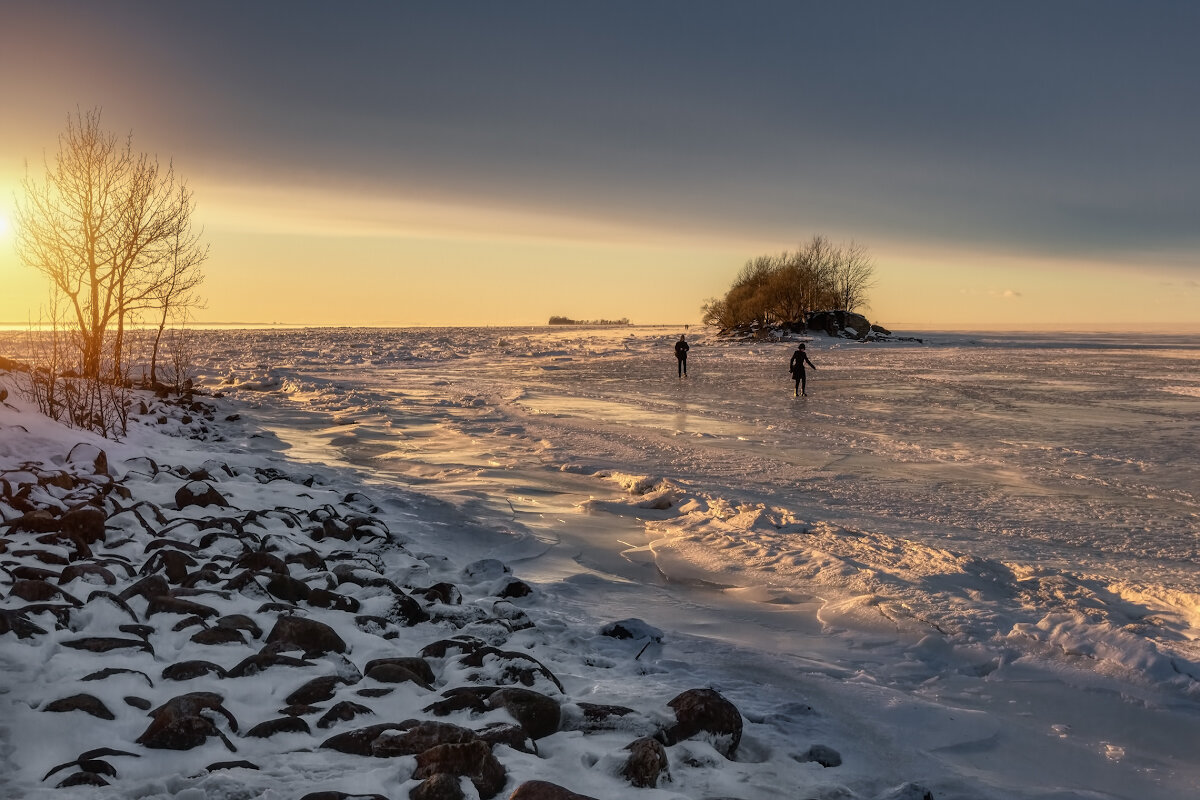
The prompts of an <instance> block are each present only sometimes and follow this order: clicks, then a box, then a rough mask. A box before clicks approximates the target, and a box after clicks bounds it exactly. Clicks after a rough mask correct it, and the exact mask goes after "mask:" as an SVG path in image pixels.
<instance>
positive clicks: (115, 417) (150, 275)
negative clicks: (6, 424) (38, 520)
mask: <svg viewBox="0 0 1200 800" xmlns="http://www.w3.org/2000/svg"><path fill="white" fill-rule="evenodd" d="M22 189H23V192H22V196H21V197H20V198H19V200H18V203H17V208H16V219H17V252H18V254H19V255H20V257H21V260H22V261H23V262H24V263H25V264H26V265H27V266H30V267H33V268H34V269H36V270H38V271H39V272H41V273H42V274H44V275H45V276H46V278H47V279H48V280H49V283H50V297H49V307H48V308H47V309H46V310H45V311H44V312H43V313H44V314H45V315H46V316H48V324H45V325H44V327H46V328H47V329H48V335H43V336H41V337H39V338H38V340H37V343H36V347H37V352H36V353H35V358H34V364H33V368H32V369H31V370H29V372H28V375H29V393H30V395H31V396H32V397H33V399H34V400H36V402H37V404H38V407H39V409H40V410H41V411H42V412H43V413H45V414H47V415H48V416H50V417H51V418H53V419H56V420H60V421H63V422H67V423H69V424H71V425H73V426H75V427H78V428H83V429H88V430H93V431H95V432H97V433H100V434H102V435H105V436H109V435H113V434H117V435H120V434H123V433H124V432H125V429H126V417H127V414H128V405H129V397H128V393H127V389H128V387H129V386H131V385H132V375H131V372H132V369H133V366H132V365H133V364H134V363H135V361H137V362H142V363H145V362H148V364H149V374H148V375H145V376H143V377H144V378H145V380H146V382H147V383H148V384H149V385H151V386H154V387H156V388H158V387H159V378H160V377H165V378H166V379H167V380H168V381H170V382H171V383H173V384H175V385H176V388H178V387H179V386H180V385H182V384H183V383H184V382H185V381H186V378H187V375H186V374H185V373H186V371H187V363H186V362H188V360H189V350H190V347H191V344H190V341H189V340H188V337H187V335H186V331H185V330H184V324H185V323H186V321H187V318H188V313H189V311H190V310H191V309H193V308H196V307H198V306H199V305H200V299H199V297H198V295H197V294H196V290H197V288H198V287H199V285H200V283H201V282H202V281H203V277H204V276H203V273H202V272H201V271H200V267H201V265H202V264H203V263H204V262H205V261H206V260H207V259H208V246H207V245H205V244H203V243H202V242H201V234H200V233H199V232H197V231H195V230H194V229H193V227H192V214H193V211H194V210H195V201H194V199H193V196H192V191H191V189H189V188H188V186H187V184H186V183H185V182H184V181H183V180H182V179H180V178H179V177H178V176H177V175H176V174H175V168H174V165H173V164H171V163H168V164H167V166H166V167H165V168H164V167H163V166H162V165H160V164H159V162H158V159H157V158H156V157H154V156H151V155H148V154H146V153H138V152H135V151H134V149H133V137H132V135H129V136H127V137H125V139H124V140H123V141H121V140H119V139H118V137H117V135H116V134H115V133H111V132H109V131H106V130H104V129H103V128H102V127H101V124H100V110H99V109H93V110H91V111H87V112H83V111H77V112H76V113H75V114H74V115H70V116H68V118H67V128H66V131H65V132H64V133H63V134H62V135H61V136H60V137H59V148H58V153H57V154H56V155H55V156H54V158H53V160H52V161H51V160H47V161H46V163H45V172H44V177H43V178H42V179H41V180H40V181H39V180H38V179H37V178H36V177H34V176H33V175H31V174H30V173H29V171H28V168H27V171H26V175H25V178H24V181H23V184H22ZM45 322H47V320H46V318H45V317H43V323H45ZM168 325H171V326H172V327H171V328H168ZM31 336H32V334H31ZM164 351H165V354H166V358H165V359H164V358H162V356H163V353H164Z"/></svg>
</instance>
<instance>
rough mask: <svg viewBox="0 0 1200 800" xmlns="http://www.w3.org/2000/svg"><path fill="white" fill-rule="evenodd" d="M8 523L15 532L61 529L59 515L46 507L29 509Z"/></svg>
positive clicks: (47, 531)
mask: <svg viewBox="0 0 1200 800" xmlns="http://www.w3.org/2000/svg"><path fill="white" fill-rule="evenodd" d="M8 524H9V526H10V530H12V532H13V533H17V532H22V531H25V532H28V533H55V532H57V531H58V530H60V529H61V527H60V523H59V521H58V517H56V516H55V515H54V514H51V513H50V512H49V511H47V510H46V509H44V508H39V509H35V510H34V511H27V512H25V513H24V514H23V515H21V516H19V517H17V518H16V519H14V520H12V521H11V522H10V523H8Z"/></svg>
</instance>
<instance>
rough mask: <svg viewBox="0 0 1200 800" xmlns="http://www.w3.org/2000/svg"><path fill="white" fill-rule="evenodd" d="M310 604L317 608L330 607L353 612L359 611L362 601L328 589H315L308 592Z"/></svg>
mask: <svg viewBox="0 0 1200 800" xmlns="http://www.w3.org/2000/svg"><path fill="white" fill-rule="evenodd" d="M308 604H309V605H310V606H316V607H317V608H329V609H332V610H334V611H346V612H349V613H351V614H353V613H354V612H356V611H358V609H359V608H360V605H361V604H360V603H359V602H358V600H356V599H354V598H353V597H349V596H347V595H344V594H339V593H338V592H331V591H329V590H328V589H313V590H312V591H311V592H309V594H308Z"/></svg>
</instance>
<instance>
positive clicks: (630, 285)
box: [0, 176, 1200, 329]
mask: <svg viewBox="0 0 1200 800" xmlns="http://www.w3.org/2000/svg"><path fill="white" fill-rule="evenodd" d="M191 185H192V187H193V189H194V190H195V192H196V198H197V204H198V205H197V211H196V218H195V222H196V224H197V225H198V226H203V227H204V229H205V234H204V236H205V239H206V240H207V241H208V242H209V243H210V245H211V257H210V259H209V261H208V263H207V264H205V266H204V272H205V274H206V280H205V283H204V285H203V286H202V287H201V293H202V294H203V296H204V297H205V299H206V306H205V308H203V309H201V310H200V311H199V312H198V313H197V314H196V315H195V321H196V322H197V323H200V324H204V323H208V324H218V323H247V324H262V323H282V324H289V325H350V326H355V325H368V326H405V325H421V326H423V325H539V324H544V323H545V322H546V320H547V319H548V318H549V317H550V316H551V315H552V314H564V315H567V316H573V317H576V318H584V319H589V318H620V317H628V318H629V319H631V320H632V321H634V322H635V323H647V324H651V323H696V322H698V321H699V317H700V306H701V304H702V303H703V302H704V301H705V300H706V299H708V298H710V297H714V296H719V295H721V294H723V293H724V291H725V290H726V289H727V288H728V286H729V283H730V282H731V281H732V279H733V277H734V275H735V274H736V273H737V271H738V270H739V269H740V267H741V266H742V264H743V263H745V261H746V259H748V258H750V257H752V256H755V255H759V254H761V253H770V252H776V251H778V250H782V249H787V248H792V247H795V246H796V245H797V244H798V241H797V242H785V241H776V242H770V241H767V242H763V241H761V240H760V239H758V238H756V237H755V236H754V235H752V234H744V235H740V236H739V235H735V234H736V232H728V231H724V232H705V231H696V230H679V229H677V228H662V229H658V228H655V227H654V225H653V221H652V220H646V221H645V223H644V224H641V225H636V226H634V225H629V224H623V223H618V222H614V221H609V220H597V219H586V218H581V217H578V216H572V215H570V214H566V213H550V212H546V211H544V210H540V209H530V208H520V207H504V208H496V207H488V206H485V205H482V204H478V203H476V204H472V203H470V202H458V201H455V200H454V199H452V198H434V199H430V198H410V197H400V196H397V197H379V196H367V195H364V194H362V193H361V192H354V191H350V190H339V189H337V188H324V187H313V186H289V185H283V184H280V185H269V184H259V185H254V184H247V183H235V182H229V181H221V180H214V179H211V178H209V177H207V176H205V177H202V178H201V179H198V180H195V181H193V182H192V184H191ZM6 195H7V196H5V197H4V198H3V199H2V200H0V220H5V221H11V218H12V217H11V211H10V209H11V197H12V192H11V191H9V192H7V193H6ZM3 230H4V222H0V286H2V287H3V291H2V292H0V323H18V324H19V323H24V322H26V321H29V320H37V319H38V318H39V314H40V310H41V309H43V308H44V307H45V306H46V298H47V297H48V287H47V283H46V280H45V278H44V277H43V276H42V275H41V274H40V273H37V272H36V271H35V270H33V269H31V268H29V267H26V266H25V265H23V264H21V263H20V262H19V261H18V259H17V258H16V254H15V250H14V247H13V245H14V243H15V236H14V235H13V234H14V231H13V230H11V227H10V228H9V231H8V235H7V236H5V235H3V233H2V231H3ZM722 234H724V235H722ZM800 238H804V237H800ZM831 238H834V239H835V240H837V239H839V238H840V237H838V236H837V235H836V234H833V235H832V236H831ZM866 244H867V246H868V248H869V250H870V252H871V255H872V256H873V258H874V260H875V264H876V278H877V282H876V286H875V288H874V289H873V290H872V292H871V293H870V299H871V308H870V309H868V310H867V313H868V316H869V317H870V318H871V319H872V320H874V321H878V322H880V323H881V324H883V325H885V326H888V327H895V328H900V329H921V328H929V329H932V328H937V327H940V328H956V329H984V328H993V329H994V328H1010V329H1050V328H1060V329H1061V327H1062V326H1064V325H1065V326H1071V325H1076V326H1081V327H1089V328H1095V329H1101V328H1109V329H1118V328H1121V327H1124V326H1129V325H1134V324H1137V323H1139V322H1141V321H1144V320H1147V319H1155V320H1160V321H1164V322H1169V323H1176V324H1178V325H1179V326H1181V328H1186V327H1190V328H1192V329H1198V328H1200V287H1197V286H1196V285H1195V284H1194V282H1189V281H1186V280H1182V279H1180V278H1178V277H1172V276H1171V274H1170V273H1169V271H1167V270H1164V269H1161V268H1158V269H1156V268H1153V267H1152V266H1149V265H1148V266H1145V267H1138V266H1136V265H1134V266H1131V265H1128V264H1097V263H1092V262H1084V261H1080V260H1069V259H1048V258H1044V257H1039V256H1038V255H1037V254H1035V253H1018V252H1007V253H987V252H978V251H973V250H970V249H968V248H964V247H959V248H951V247H947V246H944V245H941V246H939V245H930V244H927V243H920V242H908V241H880V242H871V241H867V242H866Z"/></svg>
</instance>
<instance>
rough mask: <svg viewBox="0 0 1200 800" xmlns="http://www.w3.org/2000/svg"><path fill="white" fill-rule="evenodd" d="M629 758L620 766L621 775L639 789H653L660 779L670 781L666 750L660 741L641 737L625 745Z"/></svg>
mask: <svg viewBox="0 0 1200 800" xmlns="http://www.w3.org/2000/svg"><path fill="white" fill-rule="evenodd" d="M625 749H626V750H628V751H629V759H628V760H627V761H626V762H625V765H624V766H623V767H622V768H621V776H622V777H623V778H625V779H626V780H627V781H629V782H630V783H631V784H633V785H634V786H636V787H638V788H639V789H653V788H655V787H657V786H658V783H659V781H660V780H665V781H670V780H671V772H670V770H669V769H668V767H669V762H668V760H667V750H666V748H665V747H663V746H662V743H661V742H659V741H657V740H655V739H651V738H650V737H648V736H646V737H642V738H641V739H637V740H635V741H633V742H630V743H629V744H628V745H626V746H625Z"/></svg>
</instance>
